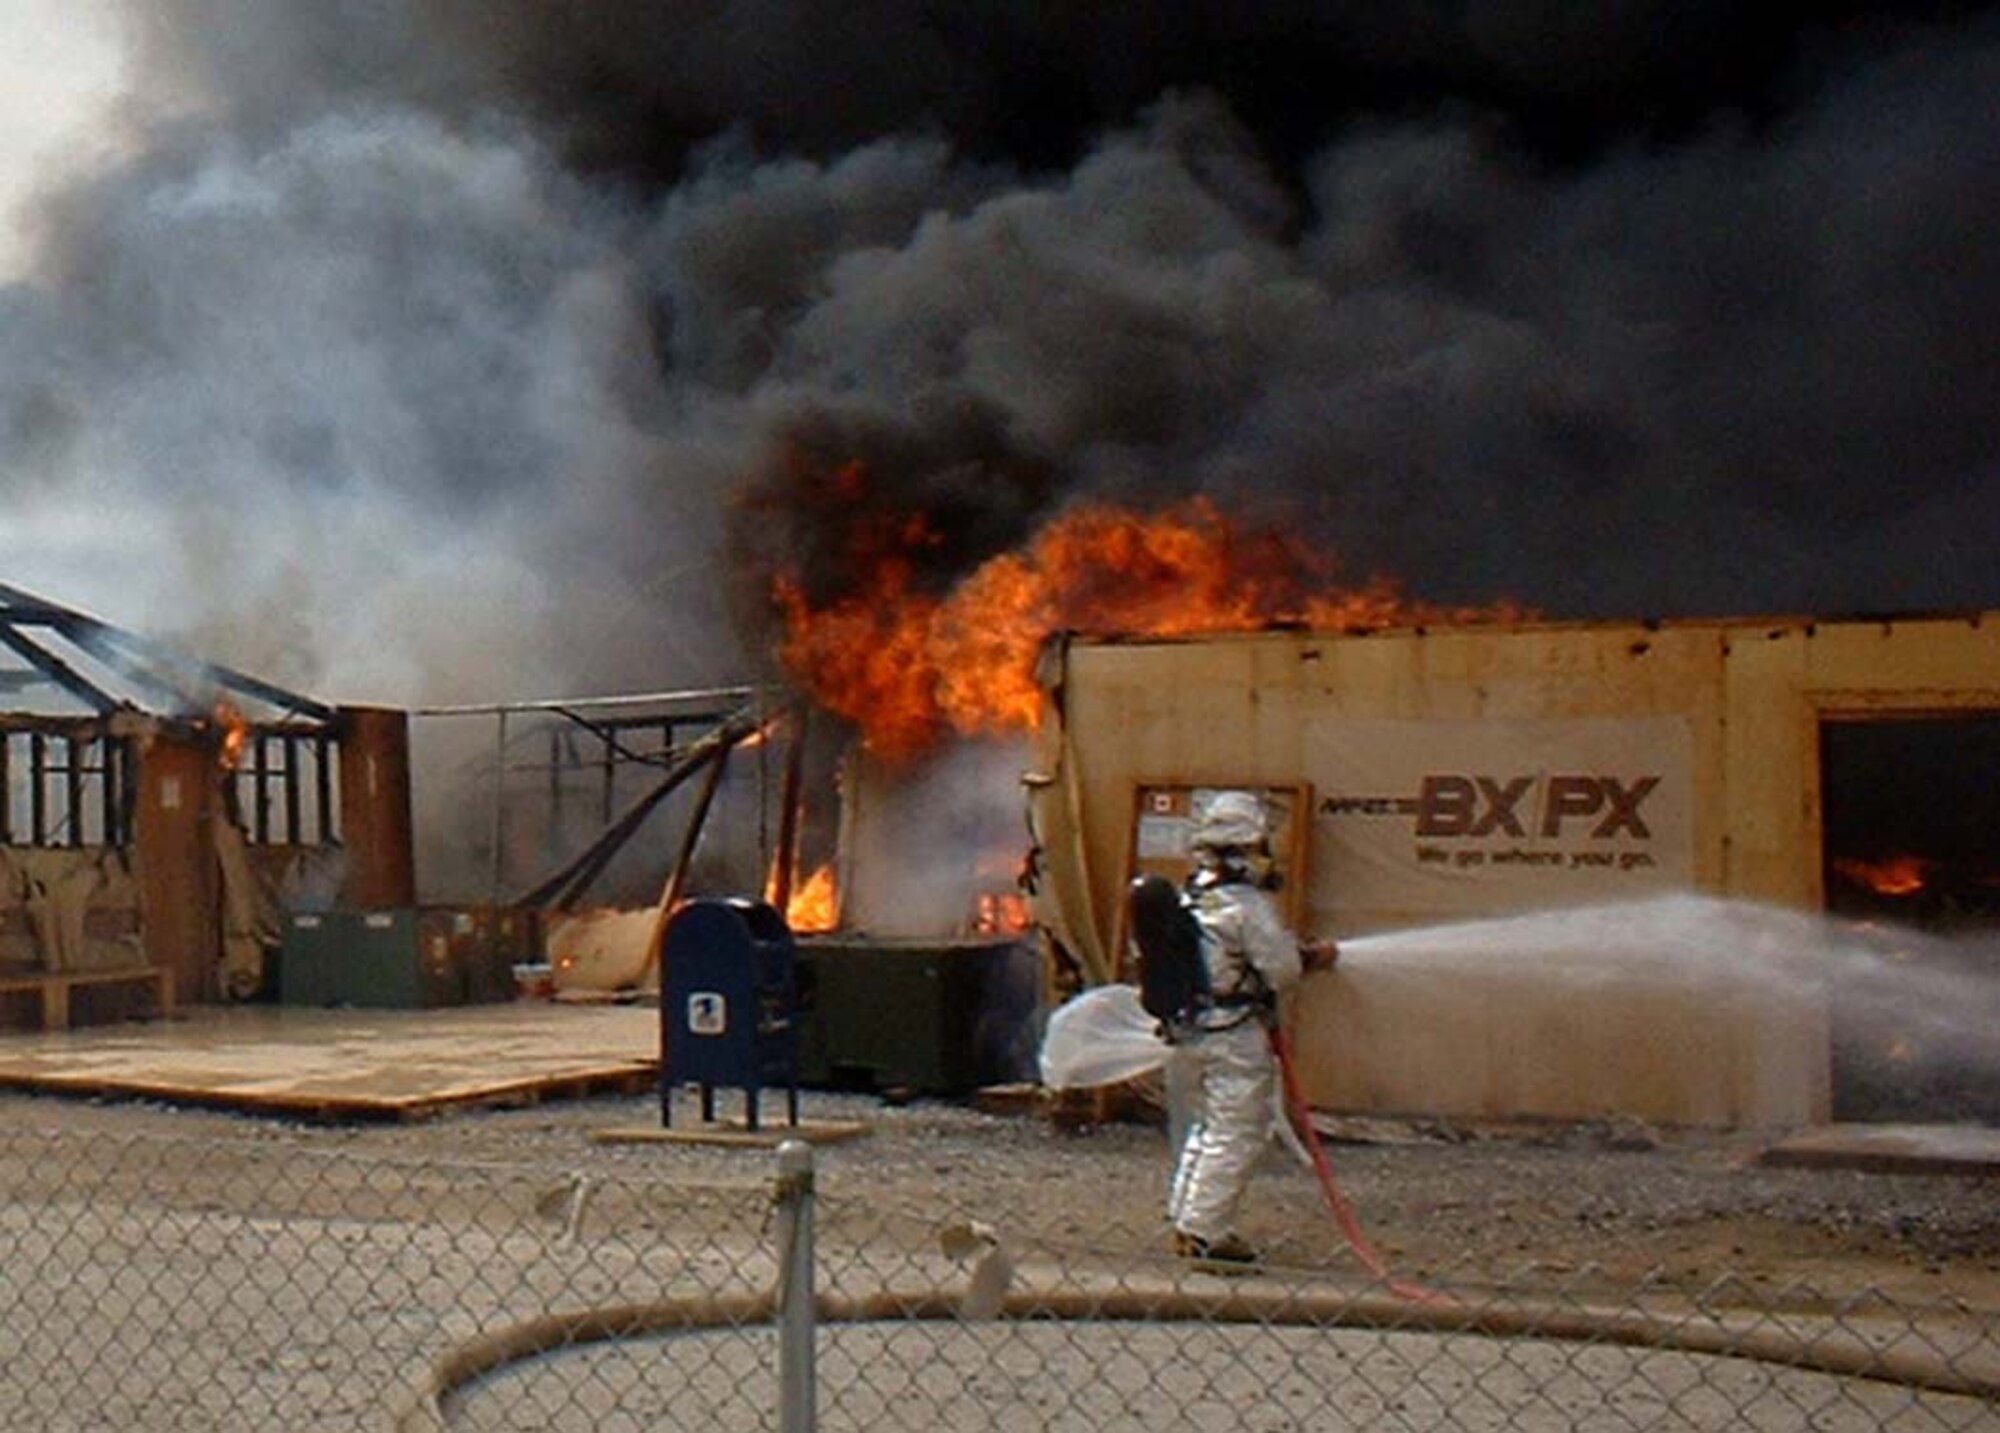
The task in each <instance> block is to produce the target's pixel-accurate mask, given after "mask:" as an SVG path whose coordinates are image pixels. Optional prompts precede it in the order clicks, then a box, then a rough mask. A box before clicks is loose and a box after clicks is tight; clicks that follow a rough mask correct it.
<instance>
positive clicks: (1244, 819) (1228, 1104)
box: [1167, 791, 1336, 1266]
mask: <svg viewBox="0 0 2000 1433" xmlns="http://www.w3.org/2000/svg"><path fill="white" fill-rule="evenodd" d="M1192 846H1193V853H1194V858H1195V870H1194V872H1193V874H1192V875H1191V876H1190V877H1189V879H1188V883H1187V886H1186V889H1185V892H1184V896H1183V898H1184V900H1185V901H1186V903H1187V905H1188V907H1189V909H1190V910H1191V911H1192V912H1193V914H1194V917H1195V920H1196V922H1197V924H1198V925H1199V926H1200V928H1201V954H1202V960H1203V962H1204V964H1205V965H1206V967H1207V972H1208V987H1209V994H1208V996H1207V998H1206V999H1205V1000H1204V1001H1203V1002H1202V1005H1201V1008H1199V1009H1197V1010H1195V1011H1193V1012H1192V1013H1191V1016H1190V1018H1189V1019H1188V1021H1187V1022H1186V1025H1185V1026H1184V1028H1182V1029H1181V1030H1179V1031H1177V1032H1176V1043H1177V1044H1180V1045H1181V1046H1182V1047H1183V1049H1184V1051H1185V1058H1186V1059H1187V1060H1188V1062H1189V1064H1190V1065H1191V1067H1192V1070H1191V1082H1192V1083H1193V1084H1194V1085H1195V1087H1196V1100H1195V1111H1194V1117H1193V1119H1192V1120H1191V1121H1190V1123H1189V1127H1188V1131H1187V1137H1186V1139H1185V1141H1184V1142H1183V1143H1182V1145H1181V1148H1180V1151H1179V1155H1178V1158H1177V1160H1176V1162H1175V1166H1174V1174H1173V1184H1172V1187H1171V1190H1170V1192H1169V1194H1168V1200H1167V1214H1168V1217H1169V1218H1170V1219H1171V1220H1172V1221H1173V1227H1174V1251H1175V1253H1177V1254H1179V1255H1180V1256H1181V1257H1183V1258H1187V1259H1192V1260H1197V1261H1200V1262H1204V1263H1214V1264H1222V1265H1235V1266H1248V1265H1251V1264H1254V1263H1255V1262H1256V1261H1257V1253H1256V1251H1255V1250H1254V1249H1253V1248H1251V1246H1250V1245H1249V1244H1248V1243H1247V1242H1246V1241H1245V1240H1244V1238H1243V1237H1242V1235H1241V1234H1240V1233H1238V1232H1237V1229H1236V1213H1237V1208H1238V1206H1239V1205H1240V1204H1241V1203H1242V1199H1243V1191H1244V1189H1245V1187H1246V1186H1247V1185H1248V1183H1249V1179H1250V1173H1251V1170H1252V1169H1253V1167H1254V1166H1255V1165H1256V1162H1257V1159H1258V1157H1259V1156H1260V1155H1261V1154H1262V1153H1263V1150H1264V1145H1265V1142H1266V1141H1267V1140H1268V1139H1269V1137H1270V1134H1271V1120H1272V1111H1273V1109H1274V1108H1275V1106H1274V1097H1275V1092H1276V1081H1277V1069H1276V1065H1275V1062H1274V1056H1273V1053H1272V1047H1271V1040H1270V1032H1271V1030H1272V1029H1273V1028H1274V1027H1275V1025H1276V1023H1277V1020H1278V998H1279V996H1281V995H1282V994H1284V992H1285V991H1287V990H1288V989H1290V988H1291V987H1292V986H1294V985H1296V984H1297V983H1298V980H1299V977H1300V975H1301V973H1302V972H1303V971H1304V970H1306V969H1322V968H1325V967H1327V966H1330V965H1332V964H1333V962H1334V959H1335V954H1336V953H1335V950H1334V947H1333V946H1332V945H1331V944H1320V943H1314V942H1301V941H1300V940H1299V939H1298V938H1297V937H1296V936H1294V935H1293V933H1292V932H1291V931H1290V930H1289V929H1288V928H1287V927H1286V925H1285V922H1284V918H1283V917H1282V916H1281V915H1280V914H1279V912H1278V906H1277V902H1276V901H1275V900H1274V899H1273V898H1272V895H1271V889H1270V888H1271V886H1272V885H1274V884H1275V882H1274V880H1273V879H1272V875H1273V866H1272V861H1271V853H1270V830H1269V824H1268V822H1267V820H1266V817H1265V813H1264V803H1263V801H1262V800H1261V799H1260V798H1259V797H1258V796H1257V795H1256V794H1255V793H1254V792H1249V791H1223V792H1218V793H1217V794H1216V795H1215V796H1214V797H1212V798H1211V799H1210V800H1209V802H1208V804H1207V806H1206V807H1205V808H1204V809H1203V810H1202V811H1201V813H1200V814H1199V815H1198V816H1197V818H1196V822H1195V828H1194V833H1193V839H1192Z"/></svg>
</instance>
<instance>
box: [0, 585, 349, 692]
mask: <svg viewBox="0 0 2000 1433" xmlns="http://www.w3.org/2000/svg"><path fill="white" fill-rule="evenodd" d="M51 639H55V640H51ZM0 646H4V647H6V648H8V649H9V650H11V651H12V652H13V653H14V655H15V656H16V657H18V658H20V659H21V661H23V662H25V663H26V664H27V665H26V667H25V668H17V669H14V670H11V671H7V670H0V692H25V691H29V690H32V689H33V688H35V687H38V686H46V687H54V688H56V689H58V690H59V691H61V692H62V693H63V694H64V695H66V696H67V697H69V698H70V700H72V701H74V702H77V703H79V704H81V705H82V706H84V707H86V708H88V709H89V710H90V711H92V712H94V713H95V714H97V715H98V716H109V715H111V714H112V713H114V712H118V711H128V710H136V709H138V706H139V703H138V702H137V701H136V700H134V699H133V698H130V697H124V696H119V695H116V694H114V693H113V692H112V691H111V690H109V687H108V683H107V680H106V679H107V678H108V679H110V680H114V681H116V682H120V683H123V684H124V685H126V686H128V687H130V688H132V689H133V690H135V691H137V692H140V693H143V694H146V695H147V696H148V697H150V698H151V699H152V700H154V701H156V702H158V703H160V704H161V706H162V707H163V710H162V711H160V712H159V713H158V714H159V715H168V716H185V715H189V714H194V713H206V712H209V711H211V710H212V709H213V708H214V707H215V705H216V703H217V700H218V699H219V698H225V697H233V698H237V699H240V700H247V701H252V702H256V703H259V704H261V705H263V706H266V707H271V708H274V709H275V710H276V711H277V713H278V714H279V716H280V717H281V718H303V719H304V720H306V721H307V722H312V723H321V724H324V723H330V722H332V720H333V718H334V709H333V708H332V707H330V706H328V705H327V704H326V703H324V702H321V701H317V700H315V699H314V698H312V697H308V696H304V695H301V694H300V693H298V692H294V691H289V690H287V689H286V688H284V687H281V686H278V685H276V684H275V683H272V682H267V681H265V680H263V679H262V678H260V677H253V676H251V675H250V674H248V673H247V672H240V671H237V670H236V669H234V668H232V667H225V666H222V665H220V664H218V663H215V662H209V661H204V660H203V659H201V658H199V657H194V656H190V655H189V654H187V653H185V652H182V651H179V650H178V649H176V648H174V647H171V646H169V645H167V644H166V643H163V642H159V641H156V640H154V639H152V638H149V637H141V636H139V635H138V634H136V633H133V632H128V631H125V630H124V629H122V628H119V627H114V626H112V625H111V624H110V623H109V622H106V621H103V620H102V619H100V618H97V617H93V616H91V615H90V614H89V613H87V612H80V611H78V610H77V609H76V608H74V607H65V606H63V605H62V604H61V603H57V602H51V601H49V600H48V599H46V598H43V597H37V596H36V595H35V594H33V593H31V592H26V591H24V590H22V589H21V588H18V587H14V586H11V585H9V584H7V583H0ZM78 656H82V657H86V658H88V659H89V660H90V661H92V662H94V663H96V664H97V665H98V666H99V667H101V668H102V669H103V673H104V675H103V676H101V677H100V676H94V675H92V674H87V673H86V672H85V671H84V670H83V669H82V668H81V667H79V665H78V664H77V661H76V658H77V657H78Z"/></svg>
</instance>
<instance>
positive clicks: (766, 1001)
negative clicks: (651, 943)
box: [660, 899, 799, 1130]
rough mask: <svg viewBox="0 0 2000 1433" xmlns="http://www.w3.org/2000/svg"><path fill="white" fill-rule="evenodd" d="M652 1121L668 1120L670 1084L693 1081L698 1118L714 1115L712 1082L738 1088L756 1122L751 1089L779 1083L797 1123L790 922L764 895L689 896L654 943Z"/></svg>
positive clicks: (671, 1111) (754, 1096) (751, 1123)
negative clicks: (657, 947) (658, 983)
mask: <svg viewBox="0 0 2000 1433" xmlns="http://www.w3.org/2000/svg"><path fill="white" fill-rule="evenodd" d="M660 954H661V960H662V963H663V965H664V968H665V969H664V982H663V985H662V988H661V991H660V1045H661V1049H660V1123H661V1125H662V1126H671V1125H672V1124H673V1122H674V1107H673V1091H674V1087H675V1086H676V1085H684V1084H698V1085H700V1086H701V1117H702V1119H703V1120H704V1121H709V1122H713V1120H714V1119H715V1087H716V1086H717V1085H735V1086H738V1087H740V1088H741V1089H742V1090H743V1092H744V1100H745V1109H746V1113H745V1122H746V1124H747V1125H748V1127H749V1128H751V1129H753V1130H754V1129H756V1128H757V1099H758V1093H759V1092H760V1091H761V1090H763V1089H765V1088H780V1087H782V1088H783V1089H784V1090H785V1094H786V1113H787V1115H788V1117H789V1119H790V1122H791V1123H792V1124H794V1125H796V1124H797V1123H798V1122H799V1083H798V1081H799V1076H798V1067H799V1036H798V1022H797V1020H796V1019H795V1017H794V1011H793V1006H794V1003H795V999H796V994H797V986H796V974H795V970H794V967H795V965H796V950H795V947H794V945H793V942H792V931H791V927H790V926H788V925H786V924H785V918H784V917H783V916H781V915H779V914H778V912H777V910H776V909H774V908H773V907H772V906H770V905H768V904H766V903H765V902H763V901H751V900H740V899H738V900H700V901H689V902H688V903H687V904H686V905H684V906H682V907H681V908H680V909H679V910H677V911H675V912H674V914H673V917H672V919H670V920H669V921H668V922H667V932H666V938H665V941H664V942H663V944H662V946H661V952H660Z"/></svg>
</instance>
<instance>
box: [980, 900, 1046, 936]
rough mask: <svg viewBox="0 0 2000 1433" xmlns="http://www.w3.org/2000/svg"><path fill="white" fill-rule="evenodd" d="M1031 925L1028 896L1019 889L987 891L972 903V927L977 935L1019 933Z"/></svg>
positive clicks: (1028, 928) (1032, 922)
mask: <svg viewBox="0 0 2000 1433" xmlns="http://www.w3.org/2000/svg"><path fill="white" fill-rule="evenodd" d="M1033 926H1034V917H1033V915H1032V913H1031V912H1030V911H1029V909H1028V898H1027V897H1026V896H1025V895H1023V894H1022V893H1021V892H1019V891H989V892H987V893H986V894H984V895H981V896H980V897H979V898H978V900H977V901H976V902H975V903H974V908H973V918H972V929H973V931H974V932H975V933H977V934H979V935H1019V934H1020V933H1021V932H1022V931H1025V930H1030V929H1032V928H1033Z"/></svg>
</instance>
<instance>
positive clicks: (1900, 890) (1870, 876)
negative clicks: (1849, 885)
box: [1833, 856, 1931, 896]
mask: <svg viewBox="0 0 2000 1433" xmlns="http://www.w3.org/2000/svg"><path fill="white" fill-rule="evenodd" d="M1930 864H1931V863H1930V862H1929V861H1926V860H1925V859H1924V858H1923V857H1921V856H1890V857H1888V858H1887V859H1886V860H1881V861H1860V860H1841V861H1835V862H1834V863H1833V868H1834V870H1836V871H1838V872H1839V873H1840V874H1841V875H1843V876H1845V877H1847V879H1848V880H1850V881H1853V882H1854V883H1855V884H1856V885H1859V886H1866V887H1867V888H1868V889H1869V890H1871V891H1873V892H1874V893H1875V894H1876V895H1878V896H1913V895H1915V894H1916V893H1917V892H1919V891H1921V890H1922V889H1923V888H1924V887H1925V886H1926V885H1927V884H1928V883H1929V881H1930Z"/></svg>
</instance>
